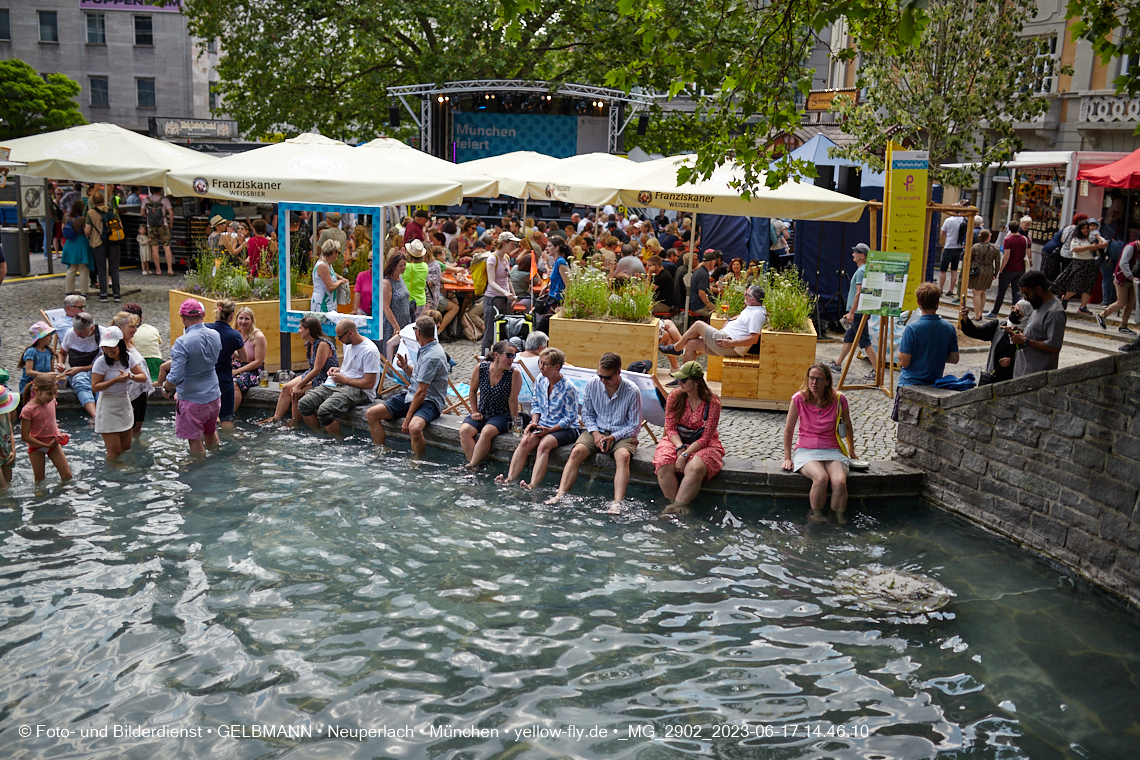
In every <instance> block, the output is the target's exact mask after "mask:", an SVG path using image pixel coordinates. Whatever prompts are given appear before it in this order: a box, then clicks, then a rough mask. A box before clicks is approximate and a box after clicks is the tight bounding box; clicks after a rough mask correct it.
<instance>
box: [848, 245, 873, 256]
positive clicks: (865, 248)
mask: <svg viewBox="0 0 1140 760" xmlns="http://www.w3.org/2000/svg"><path fill="white" fill-rule="evenodd" d="M851 252H852V253H861V254H863V255H864V256H866V255H867V254H868V253H870V252H871V247H870V246H869V245H867V244H866V243H859V244H858V245H856V246H855V247H854V248H852V249H851Z"/></svg>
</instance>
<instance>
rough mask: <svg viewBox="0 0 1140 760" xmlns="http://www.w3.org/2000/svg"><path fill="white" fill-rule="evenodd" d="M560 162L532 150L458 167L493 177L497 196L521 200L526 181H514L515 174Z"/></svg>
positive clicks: (467, 163)
mask: <svg viewBox="0 0 1140 760" xmlns="http://www.w3.org/2000/svg"><path fill="white" fill-rule="evenodd" d="M561 160H562V159H559V158H555V157H554V156H548V155H546V154H545V153H535V152H534V151H532V150H516V151H514V152H513V153H504V154H503V155H501V156H490V157H489V158H477V159H475V160H474V161H464V162H463V163H461V164H459V166H462V167H464V168H465V169H470V170H471V171H476V172H479V173H480V174H486V175H487V176H488V177H494V178H495V179H496V180H498V181H499V195H507V196H510V197H511V198H522V197H524V196H525V194H526V181H525V180H521V179H515V178H514V175H515V174H519V173H526V172H529V171H532V170H536V169H539V168H541V167H543V166H549V165H550V164H554V163H557V162H558V161H561Z"/></svg>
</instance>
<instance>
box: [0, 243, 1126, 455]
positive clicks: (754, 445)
mask: <svg viewBox="0 0 1140 760" xmlns="http://www.w3.org/2000/svg"><path fill="white" fill-rule="evenodd" d="M56 268H57V271H58V268H59V263H58V261H57V262H56ZM32 271H33V273H39V272H46V271H47V270H46V262H45V259H44V257H43V255H42V254H33V255H32ZM183 279H184V278H183V276H182V275H181V274H179V275H178V276H176V277H165V276H154V275H151V276H147V277H143V276H142V274H141V273H140V271H139V270H138V269H137V268H136V269H124V270H123V271H122V279H121V287H122V293H123V303H127V302H130V301H134V302H136V303H138V304H140V305H141V306H142V308H143V318H144V320H145V321H147V322H149V323H151V324H153V325H154V326H155V327H157V328H158V330H159V332H160V333H161V334H162V337H163V347H164V351H166V352H169V347H170V324H169V318H168V316H167V309H168V292H169V290H170V289H171V288H178V287H181V286H182V283H183ZM62 302H63V278H62V277H55V278H46V277H45V278H39V279H30V280H24V281H15V280H6V281H5V282H4V284H2V285H0V331H2V337H3V343H2V345H0V366H4V367H6V368H8V370H9V372H11V373H12V375H13V378H12V385H15V384H16V380H17V379H18V378H19V369H18V366H19V359H20V355H21V353H22V352H23V350H24V348H26V347H27V340H26V338H27V328H28V327H29V326H30V325H31V324H32V323H33V322H35V321H36V320H37V319H40V316H39V312H38V310H39V309H44V308H57V307H59V306H60V305H62ZM991 303H992V301H991ZM87 309H88V311H89V312H91V314H93V315H94V316H95V318H96V320H97V321H98V323H99V324H107V323H109V321H110V319H111V317H112V316H113V315H114V314H115V313H116V312H117V311H119V310H120V309H119V306H117V305H116V304H115V303H113V302H111V301H108V302H107V303H99V300H98V298H94V299H90V300H89V301H88V304H87ZM955 313H956V311H955V310H954V309H953V308H952V307H951V306H950V305H949V302H945V303H944V308H943V310H942V314H943V316H946V317H951V316H953V315H954V314H955ZM1069 319H1070V324H1071V325H1073V326H1074V329H1071V330H1070V335H1069V336H1067V337H1066V341H1067V342H1066V345H1065V348H1064V349H1063V350H1062V352H1061V366H1062V367H1065V366H1069V365H1072V364H1079V363H1082V362H1086V361H1091V360H1093V359H1096V358H1098V357H1100V356H1104V355H1105V353H1106V352H1112V351H1115V348H1116V347H1117V346H1119V345H1120V341H1118V340H1116V335H1115V333H1116V331H1115V329H1113V330H1111V331H1110V332H1111V334H1110V335H1109V336H1107V338H1102V337H1100V336H1098V335H1096V334H1095V332H1096V328H1095V323H1093V324H1092V327H1091V328H1090V329H1091V330H1092V332H1085V331H1083V330H1082V331H1081V332H1078V331H1077V329H1075V328H1077V327H1080V328H1085V327H1088V325H1087V324H1086V323H1088V322H1091V320H1083V319H1077V318H1076V316H1075V315H1073V314H1072V309H1070V315H1069ZM261 327H262V329H265V327H266V326H265V325H261ZM829 338H830V339H829V340H824V341H820V343H819V344H818V348H817V350H816V358H817V359H818V360H820V361H824V362H827V361H832V360H834V359H836V358H838V356H839V351H840V347H841V346H842V343H841V342H840V336H838V335H830V336H829ZM271 339H273V338H271ZM1070 339H1071V341H1070ZM444 348H445V349H446V350H447V351H448V353H449V354H450V355H451V357H452V358H453V359H455V360H456V361H457V362H458V363H459V364H458V366H457V367H456V368H455V369H454V371H453V373H452V379H453V380H454V381H455V382H457V383H462V382H466V381H467V380H468V378H470V376H471V371H472V369H473V367H474V362H475V354H476V351H477V349H478V345H477V344H475V343H472V342H470V341H456V342H453V343H447V344H445V345H444ZM660 361H661V365H662V366H667V363H666V361H665V359H664V357H660ZM985 361H986V347H985V346H981V345H974V346H965V345H963V352H962V358H961V362H960V363H959V364H958V365H957V366H948V367H947V372H949V373H952V374H956V375H960V374H962V373H963V372H973V373H974V376H975V377H978V376H980V374H981V369H982V367H983V366H984V365H985ZM869 369H870V364H869V363H868V362H867V361H865V360H856V361H855V362H853V363H852V365H851V372H850V374H849V382H856V383H858V382H860V380H859V379H860V378H862V377H863V375H864V374H866V373H867V371H868V370H869ZM836 379H837V380H838V378H836ZM844 393H845V394H846V395H847V397H848V400H849V402H850V404H851V413H852V421H853V424H854V428H855V447H856V453H857V455H858V456H859V457H860V458H863V459H871V460H882V459H889V458H891V456H892V455H893V453H894V447H895V423H893V422H891V420H890V412H891V405H892V403H893V402H892V400H891V399H890V398H888V397H887V396H886V395H885V394H884V393H882V392H881V391H878V390H851V391H844ZM785 417H786V415H785V413H784V412H766V411H753V410H738V409H726V410H724V413H723V414H722V415H721V422H720V438H721V441H722V442H723V444H724V448H725V452H726V453H727V454H729V455H730V456H737V457H741V458H744V459H756V460H764V459H780V458H782V457H783V432H784V420H785ZM655 432H656V433H657V434H658V435H660V433H661V431H660V430H659V429H658V430H656V431H655ZM641 445H642V446H652V445H653V443H652V441H651V440H650V438H649V435H648V434H647V433H645V432H644V430H643V431H642V435H641Z"/></svg>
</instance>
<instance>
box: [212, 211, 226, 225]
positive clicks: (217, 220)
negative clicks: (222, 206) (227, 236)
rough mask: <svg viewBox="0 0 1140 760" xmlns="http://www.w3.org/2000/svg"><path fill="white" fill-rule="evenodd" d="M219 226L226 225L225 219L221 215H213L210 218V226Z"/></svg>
mask: <svg viewBox="0 0 1140 760" xmlns="http://www.w3.org/2000/svg"><path fill="white" fill-rule="evenodd" d="M219 224H226V218H225V217H224V216H222V215H221V214H214V215H213V216H211V217H210V226H211V227H217V226H218V225H219Z"/></svg>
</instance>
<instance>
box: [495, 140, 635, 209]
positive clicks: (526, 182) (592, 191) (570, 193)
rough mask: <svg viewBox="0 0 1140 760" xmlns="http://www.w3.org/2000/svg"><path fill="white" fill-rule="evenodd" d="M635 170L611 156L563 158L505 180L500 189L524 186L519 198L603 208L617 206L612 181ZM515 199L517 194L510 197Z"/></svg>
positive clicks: (520, 171)
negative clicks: (611, 205)
mask: <svg viewBox="0 0 1140 760" xmlns="http://www.w3.org/2000/svg"><path fill="white" fill-rule="evenodd" d="M632 166H635V164H633V163H632V162H630V161H629V159H625V158H622V157H620V156H614V155H610V154H609V153H584V154H582V155H580V156H570V157H569V158H560V159H558V160H556V161H553V162H551V163H548V164H541V165H538V166H534V167H527V168H524V169H520V170H517V171H514V172H511V173H510V174H507V175H506V176H505V177H502V178H501V179H500V180H499V182H500V187H502V185H503V184H504V183H505V184H508V185H509V184H511V183H512V181H513V182H517V183H521V185H522V186H521V187H519V188H518V189H519V190H520V191H521V194H520V195H516V196H515V197H517V198H531V199H534V200H554V201H562V202H564V203H578V204H581V205H584V206H604V205H606V204H607V203H617V202H618V190H619V188H618V187H616V186H614V185H613V184H612V183H611V182H610V178H612V177H615V176H618V175H621V174H622V173H624V172H626V171H629V169H630V167H632ZM511 194H512V195H514V193H511Z"/></svg>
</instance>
